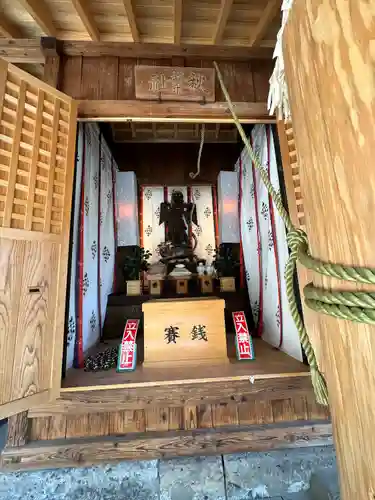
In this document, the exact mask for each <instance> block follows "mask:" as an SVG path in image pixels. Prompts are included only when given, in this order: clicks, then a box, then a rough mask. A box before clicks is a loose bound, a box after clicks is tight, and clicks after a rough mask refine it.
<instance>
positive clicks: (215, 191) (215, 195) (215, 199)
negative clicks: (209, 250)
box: [212, 186, 219, 248]
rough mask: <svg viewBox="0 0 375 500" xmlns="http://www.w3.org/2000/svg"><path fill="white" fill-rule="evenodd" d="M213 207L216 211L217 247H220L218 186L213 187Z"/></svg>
mask: <svg viewBox="0 0 375 500" xmlns="http://www.w3.org/2000/svg"><path fill="white" fill-rule="evenodd" d="M212 205H213V210H214V231H215V245H216V248H218V246H219V218H218V213H217V190H216V186H212Z"/></svg>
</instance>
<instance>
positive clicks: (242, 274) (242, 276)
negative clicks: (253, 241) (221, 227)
mask: <svg viewBox="0 0 375 500" xmlns="http://www.w3.org/2000/svg"><path fill="white" fill-rule="evenodd" d="M239 177H240V179H239V185H238V219H239V231H240V288H245V263H244V257H243V248H242V236H241V213H242V210H241V205H242V156H241V155H240V172H239Z"/></svg>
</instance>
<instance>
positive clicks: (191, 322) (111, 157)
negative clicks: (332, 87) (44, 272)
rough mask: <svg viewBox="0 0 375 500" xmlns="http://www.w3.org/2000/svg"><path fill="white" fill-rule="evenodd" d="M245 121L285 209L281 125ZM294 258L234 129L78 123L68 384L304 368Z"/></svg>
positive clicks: (66, 358)
mask: <svg viewBox="0 0 375 500" xmlns="http://www.w3.org/2000/svg"><path fill="white" fill-rule="evenodd" d="M244 129H245V132H246V134H247V135H248V137H249V138H250V139H251V142H252V145H253V147H254V149H255V151H256V152H257V154H258V155H259V158H260V159H261V162H262V165H263V166H265V167H266V168H267V169H268V171H269V175H270V177H271V180H272V183H273V185H274V187H275V188H276V189H277V190H278V191H280V193H281V196H282V197H283V199H284V202H285V205H286V197H285V186H284V180H283V175H282V166H281V157H280V149H279V142H278V136H277V130H276V127H275V126H274V125H263V124H255V125H250V124H247V125H244ZM142 249H144V251H143V250H142ZM287 258H288V249H287V245H286V238H285V229H284V226H283V224H282V222H281V221H280V219H279V218H278V215H277V212H276V210H274V207H273V205H272V202H271V200H270V199H269V197H268V194H267V192H266V190H265V188H264V186H263V185H262V182H261V180H260V178H259V175H258V174H257V172H256V170H255V167H254V165H253V164H252V162H251V160H250V159H249V157H248V154H247V152H246V150H245V148H244V145H243V142H242V140H241V139H240V137H239V134H238V131H237V129H236V126H235V125H234V124H232V123H206V124H202V123H177V122H176V123H173V122H154V123H151V122H140V123H136V122H124V123H121V122H119V123H101V124H100V123H79V126H78V132H77V153H76V170H75V183H74V192H73V204H72V224H71V245H70V264H69V275H68V295H67V296H68V300H67V309H66V323H65V349H64V362H63V382H62V391H71V390H78V389H79V387H87V386H92V387H101V388H104V387H106V386H108V387H109V386H113V385H116V384H119V386H121V384H124V385H128V384H135V385H137V384H149V383H152V382H162V381H173V380H181V381H182V380H198V379H199V380H201V379H210V378H218V377H242V376H245V375H246V376H247V375H249V376H250V377H251V375H252V373H254V374H255V373H263V374H265V373H274V374H275V373H277V374H282V373H290V372H296V371H297V372H298V371H305V369H306V367H305V366H304V364H303V353H302V350H301V347H300V343H299V338H298V334H297V331H296V329H295V326H294V322H293V320H292V318H291V316H290V312H289V308H288V304H287V298H286V290H285V280H284V276H283V272H284V268H285V263H286V259H287ZM238 313H240V314H242V315H243V316H241V318H245V320H246V321H245V323H243V324H246V323H247V327H248V330H249V333H250V343H249V345H248V347H244V346H242V345H241V344H239V343H238V341H239V340H240V341H241V339H240V338H239V337H238V329H237V326H236V325H237V324H236V322H235V321H234V319H235V314H238ZM132 320H135V321H136V322H137V328H138V329H137V330H136V331H135V334H136V340H135V345H136V347H135V349H134V350H133V357H132V359H131V363H132V366H131V369H126V370H121V369H120V368H119V363H120V362H119V358H120V357H121V353H120V351H121V349H120V348H119V346H120V345H121V340H122V339H123V340H124V339H125V336H124V337H123V335H124V329H125V325H126V324H127V321H132ZM138 322H139V323H138ZM133 333H134V331H133ZM275 348H276V349H275ZM119 349H120V350H119ZM243 349H244V352H245V355H244V356H245V357H244V356H242V358H241V352H242V350H243ZM128 368H129V367H128Z"/></svg>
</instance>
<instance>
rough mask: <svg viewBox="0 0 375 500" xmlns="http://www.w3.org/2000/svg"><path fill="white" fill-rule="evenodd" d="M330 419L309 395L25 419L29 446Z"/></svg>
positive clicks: (325, 411)
mask: <svg viewBox="0 0 375 500" xmlns="http://www.w3.org/2000/svg"><path fill="white" fill-rule="evenodd" d="M327 419H329V410H328V408H326V407H324V406H320V405H318V404H317V403H316V402H315V397H314V394H313V393H312V391H311V392H309V393H308V394H306V395H304V396H301V395H298V396H294V397H290V398H285V399H276V400H252V401H245V402H243V403H236V402H231V403H226V404H205V403H204V402H202V404H199V405H194V406H192V405H185V406H182V407H161V406H153V407H150V408H147V409H145V410H122V411H105V412H99V413H97V412H90V413H80V414H76V413H71V414H61V415H59V414H54V415H50V416H48V417H36V418H30V419H29V437H30V440H32V441H33V440H50V439H60V438H72V437H90V436H91V437H97V436H107V435H123V434H128V433H134V432H147V431H168V430H192V429H211V428H221V427H226V426H238V425H260V424H274V423H281V422H284V423H287V422H295V421H303V420H304V421H308V420H311V421H316V420H327Z"/></svg>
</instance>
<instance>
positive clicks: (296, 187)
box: [277, 121, 305, 230]
mask: <svg viewBox="0 0 375 500" xmlns="http://www.w3.org/2000/svg"><path fill="white" fill-rule="evenodd" d="M277 129H278V134H279V141H280V149H281V156H282V161H283V170H284V180H285V189H286V195H287V199H288V208H289V215H290V217H291V219H292V222H293V224H294V225H295V226H296V227H300V228H302V229H303V230H305V209H304V206H303V199H302V193H301V179H300V169H299V165H298V158H297V149H296V144H295V140H294V132H293V125H292V123H291V122H287V123H284V122H282V121H279V122H278V124H277Z"/></svg>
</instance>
